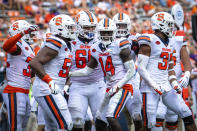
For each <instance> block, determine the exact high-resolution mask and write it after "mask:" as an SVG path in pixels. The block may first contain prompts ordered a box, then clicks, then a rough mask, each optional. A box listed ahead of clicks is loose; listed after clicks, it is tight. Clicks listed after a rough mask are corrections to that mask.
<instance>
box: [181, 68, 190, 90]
mask: <svg viewBox="0 0 197 131" xmlns="http://www.w3.org/2000/svg"><path fill="white" fill-rule="evenodd" d="M189 78H190V72H189V71H186V72H185V74H184V76H183V77H182V78H181V79H180V81H179V82H180V86H181V87H183V88H186V87H187V85H188V83H189Z"/></svg>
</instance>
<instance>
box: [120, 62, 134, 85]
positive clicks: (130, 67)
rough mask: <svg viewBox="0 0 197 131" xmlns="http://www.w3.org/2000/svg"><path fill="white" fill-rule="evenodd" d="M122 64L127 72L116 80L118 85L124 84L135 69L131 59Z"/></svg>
mask: <svg viewBox="0 0 197 131" xmlns="http://www.w3.org/2000/svg"><path fill="white" fill-rule="evenodd" d="M124 66H125V68H126V70H127V73H126V74H125V76H124V77H123V78H122V79H121V80H120V81H119V82H118V87H120V88H121V87H122V86H124V85H125V84H126V83H127V82H128V81H129V80H130V79H131V77H132V76H134V75H135V73H136V70H135V64H134V62H133V60H129V61H127V62H125V63H124Z"/></svg>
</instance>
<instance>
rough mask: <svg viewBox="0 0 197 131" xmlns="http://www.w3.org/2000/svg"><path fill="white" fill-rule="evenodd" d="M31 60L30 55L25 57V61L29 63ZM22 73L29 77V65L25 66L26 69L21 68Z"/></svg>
mask: <svg viewBox="0 0 197 131" xmlns="http://www.w3.org/2000/svg"><path fill="white" fill-rule="evenodd" d="M31 60H32V58H31V57H27V59H26V61H25V62H27V63H29V62H30V61H31ZM23 75H24V76H27V77H31V67H30V66H29V65H28V66H27V69H23Z"/></svg>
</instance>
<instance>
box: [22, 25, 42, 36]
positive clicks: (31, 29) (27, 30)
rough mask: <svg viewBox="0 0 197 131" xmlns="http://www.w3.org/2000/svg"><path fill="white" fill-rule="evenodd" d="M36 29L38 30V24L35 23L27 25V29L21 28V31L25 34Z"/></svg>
mask: <svg viewBox="0 0 197 131" xmlns="http://www.w3.org/2000/svg"><path fill="white" fill-rule="evenodd" d="M37 30H38V26H37V25H31V26H29V27H28V29H25V30H23V31H22V32H21V33H22V34H23V35H25V34H29V33H31V32H34V31H37Z"/></svg>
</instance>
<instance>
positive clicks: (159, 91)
mask: <svg viewBox="0 0 197 131" xmlns="http://www.w3.org/2000/svg"><path fill="white" fill-rule="evenodd" d="M153 89H154V90H155V91H156V92H157V93H158V94H159V95H162V94H163V93H164V89H163V88H162V87H161V85H158V84H155V85H154V86H153Z"/></svg>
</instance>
